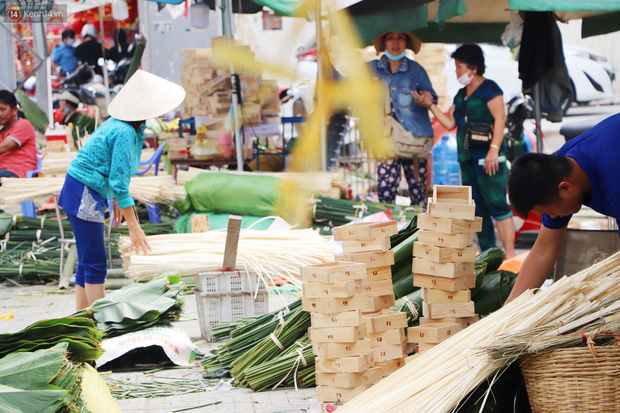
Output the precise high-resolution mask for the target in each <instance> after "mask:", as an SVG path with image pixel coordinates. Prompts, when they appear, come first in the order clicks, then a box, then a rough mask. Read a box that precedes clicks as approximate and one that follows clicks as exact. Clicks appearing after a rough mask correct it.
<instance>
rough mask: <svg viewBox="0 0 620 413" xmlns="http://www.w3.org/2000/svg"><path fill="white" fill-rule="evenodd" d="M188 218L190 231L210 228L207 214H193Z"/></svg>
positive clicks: (203, 230)
mask: <svg viewBox="0 0 620 413" xmlns="http://www.w3.org/2000/svg"><path fill="white" fill-rule="evenodd" d="M189 219H190V223H191V226H192V233H197V232H207V231H209V230H210V229H211V228H210V227H209V215H205V214H194V215H192V216H191V217H190V218H189Z"/></svg>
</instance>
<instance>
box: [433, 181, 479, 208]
mask: <svg viewBox="0 0 620 413" xmlns="http://www.w3.org/2000/svg"><path fill="white" fill-rule="evenodd" d="M471 201H472V197H471V186H462V185H435V186H433V202H435V203H438V204H464V205H469V204H470V202H471Z"/></svg>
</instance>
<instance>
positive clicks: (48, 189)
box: [0, 175, 185, 208]
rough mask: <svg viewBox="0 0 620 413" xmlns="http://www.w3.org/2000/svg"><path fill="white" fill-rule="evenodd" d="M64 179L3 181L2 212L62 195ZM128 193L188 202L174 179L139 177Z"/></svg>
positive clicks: (141, 198) (140, 197) (144, 199)
mask: <svg viewBox="0 0 620 413" xmlns="http://www.w3.org/2000/svg"><path fill="white" fill-rule="evenodd" d="M64 182H65V178H64V177H53V178H34V179H24V178H2V186H0V199H1V202H0V208H5V207H7V206H9V205H16V204H19V203H20V202H23V201H28V200H31V199H36V198H40V197H45V196H50V195H53V194H59V193H60V191H61V190H62V185H63V184H64ZM129 193H130V194H131V196H133V197H134V198H135V199H137V200H138V201H141V202H146V203H149V202H156V203H168V204H172V203H174V202H175V201H176V200H178V199H183V198H185V189H184V188H183V187H182V186H178V185H175V184H174V183H173V181H172V177H171V176H167V175H161V176H138V177H134V178H132V179H131V182H130V184H129Z"/></svg>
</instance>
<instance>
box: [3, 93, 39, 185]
mask: <svg viewBox="0 0 620 413" xmlns="http://www.w3.org/2000/svg"><path fill="white" fill-rule="evenodd" d="M0 126H1V129H0V177H13V178H25V177H26V173H27V172H28V171H32V170H35V169H36V168H37V147H36V137H35V133H34V128H33V127H32V124H31V123H30V122H29V121H27V120H26V119H21V118H19V117H18V115H17V99H16V98H15V95H13V94H12V93H11V92H9V91H8V90H0Z"/></svg>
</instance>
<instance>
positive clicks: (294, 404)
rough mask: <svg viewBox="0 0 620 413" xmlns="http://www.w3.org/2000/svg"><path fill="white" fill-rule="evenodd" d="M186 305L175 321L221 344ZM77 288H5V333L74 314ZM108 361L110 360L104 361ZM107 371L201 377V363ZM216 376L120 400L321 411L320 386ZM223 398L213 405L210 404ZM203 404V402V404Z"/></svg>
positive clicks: (0, 302)
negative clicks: (272, 385) (197, 387)
mask: <svg viewBox="0 0 620 413" xmlns="http://www.w3.org/2000/svg"><path fill="white" fill-rule="evenodd" d="M184 299H185V307H184V313H183V316H182V318H181V321H179V322H178V323H175V325H176V326H177V327H179V328H181V329H183V330H184V331H185V332H186V333H187V335H188V336H189V337H190V338H191V339H192V341H193V342H194V343H196V344H197V346H198V347H199V348H200V350H201V351H203V352H208V351H209V350H211V349H213V348H214V347H215V346H216V345H215V344H212V343H206V342H205V341H204V340H203V339H202V337H201V336H200V327H199V323H198V312H197V306H196V299H195V296H194V295H193V294H192V295H187V296H184ZM74 309H75V299H74V295H73V292H67V291H62V290H58V289H57V288H56V287H55V286H49V287H41V286H27V287H4V288H0V314H8V313H10V312H11V311H13V312H14V313H13V314H14V317H13V318H12V319H10V320H3V319H2V318H0V333H8V332H16V331H19V330H21V329H22V328H24V327H27V326H28V325H30V324H31V323H33V322H35V321H37V320H42V319H47V318H57V317H62V316H66V315H69V314H71V313H73V312H74V311H75V310H74ZM104 367H105V366H104ZM103 370H104V371H102V372H101V373H102V376H104V378H112V379H114V380H122V381H127V382H132V383H148V382H151V381H153V380H154V379H157V378H158V377H174V378H184V379H188V378H192V377H196V378H199V377H201V376H202V368H201V366H200V365H196V366H194V367H193V368H187V369H169V370H162V371H158V372H156V373H149V372H135V373H109V372H105V369H103ZM215 384H217V380H213V381H212V382H209V383H208V384H207V385H206V388H205V391H203V392H199V393H190V394H182V395H178V396H170V397H157V398H133V399H124V400H119V401H118V402H117V403H118V406H119V407H120V409H121V411H122V412H123V413H138V412H144V413H146V412H148V413H167V412H173V411H179V410H181V409H188V410H186V411H188V412H227V413H229V412H231V413H232V412H234V413H237V412H238V413H252V412H255V413H277V412H282V413H285V412H286V413H304V412H317V413H318V412H319V411H320V406H319V405H318V404H317V402H316V391H315V389H314V388H312V389H300V390H299V391H295V389H294V388H286V389H284V388H283V389H279V390H275V391H265V392H260V393H255V392H252V391H251V390H249V389H231V390H223V391H222V390H220V391H214V390H213V387H214V386H215ZM216 402H220V403H219V404H214V405H211V406H205V405H207V404H211V403H216ZM198 406H204V407H198Z"/></svg>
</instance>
